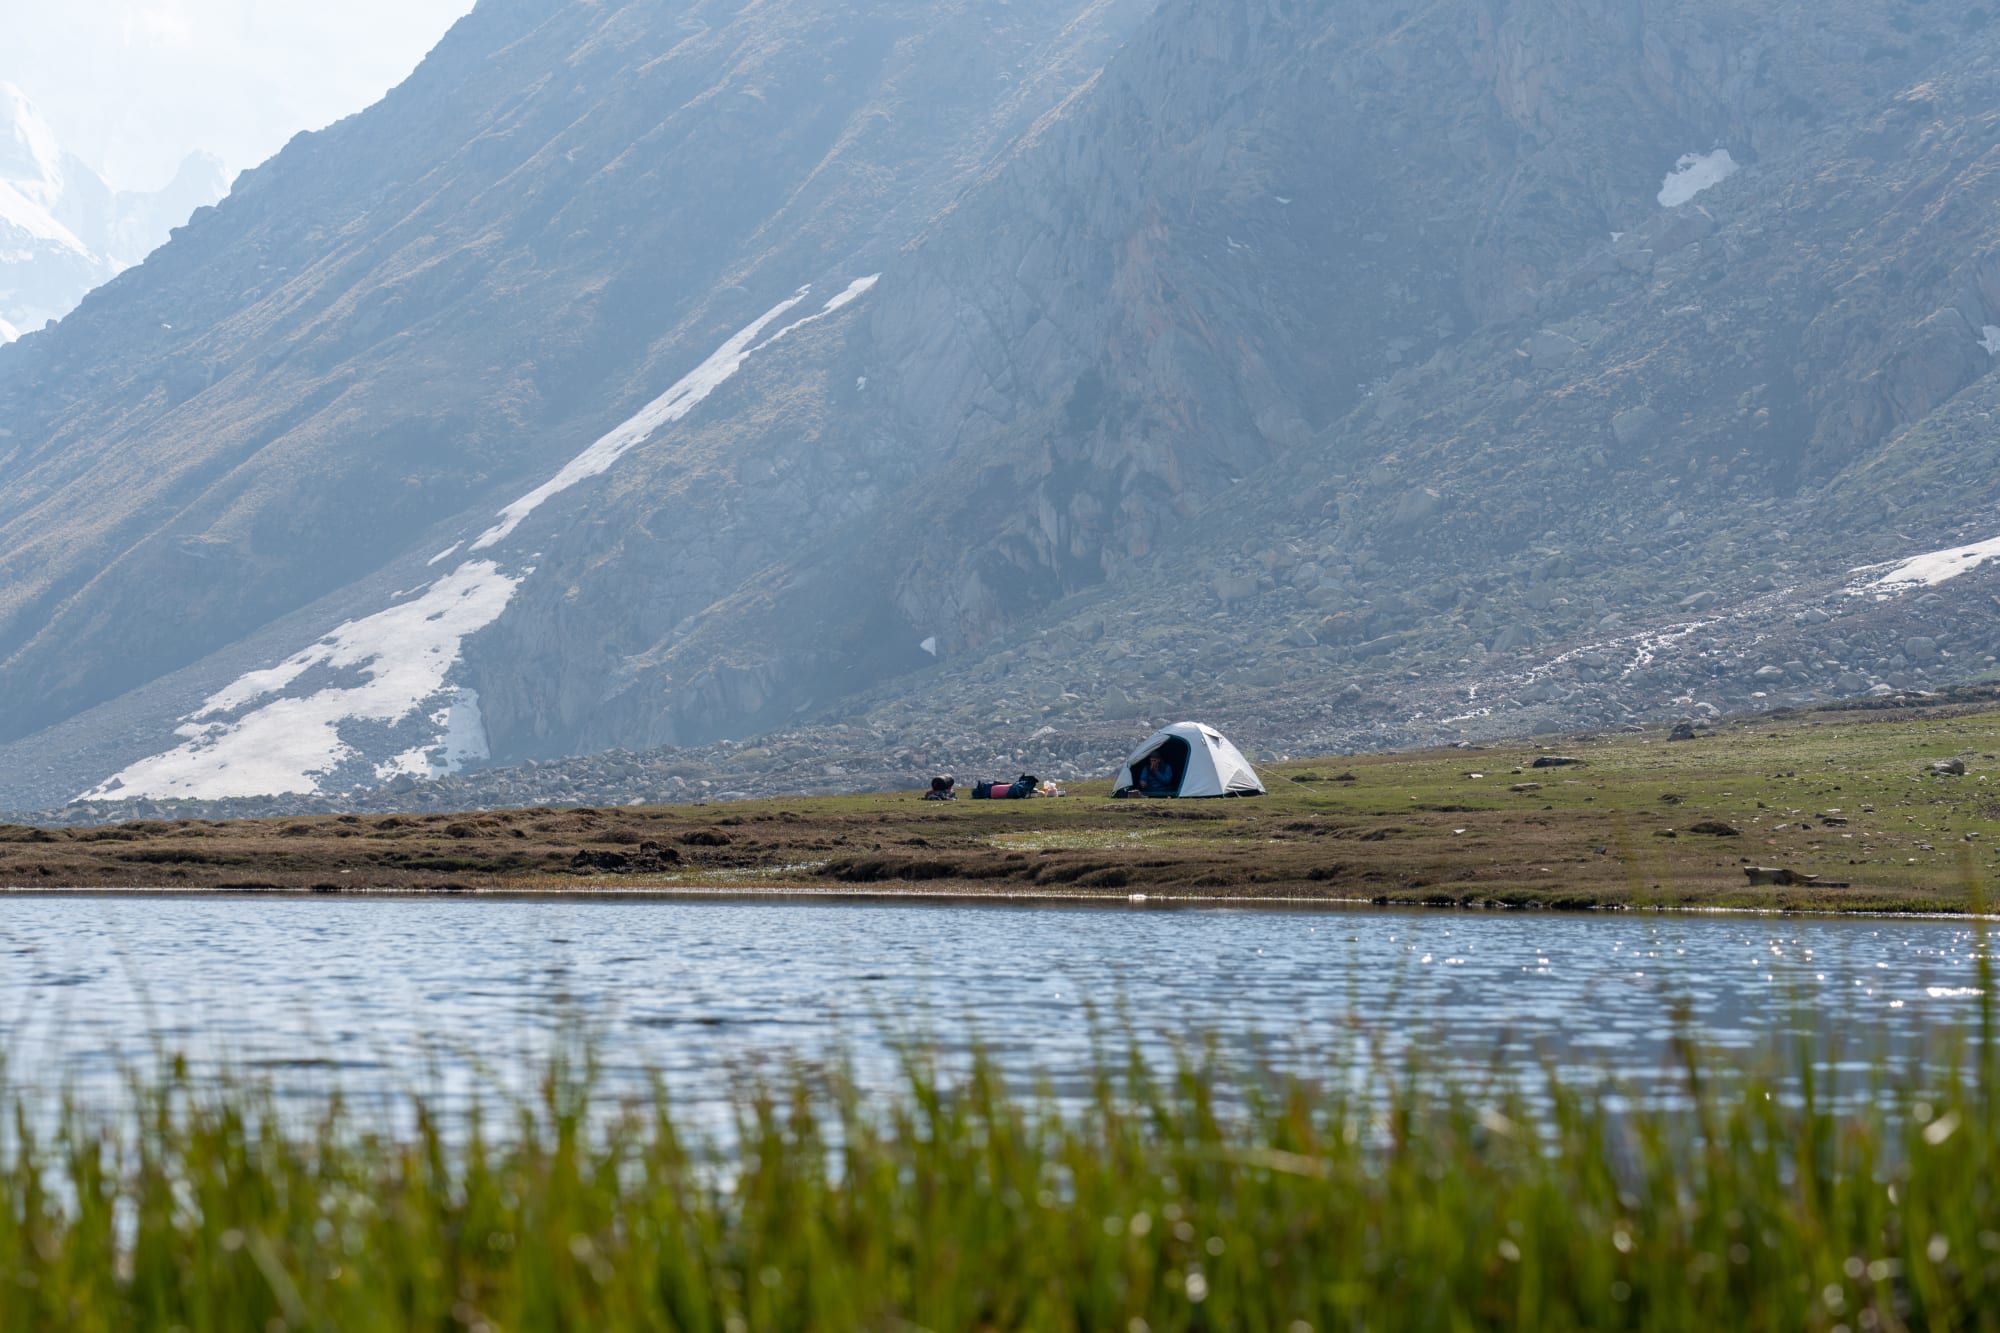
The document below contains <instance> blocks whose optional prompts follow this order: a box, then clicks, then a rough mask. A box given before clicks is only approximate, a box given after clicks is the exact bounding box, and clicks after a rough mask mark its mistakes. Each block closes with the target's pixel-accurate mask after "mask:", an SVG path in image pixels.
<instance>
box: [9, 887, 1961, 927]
mask: <svg viewBox="0 0 2000 1333" xmlns="http://www.w3.org/2000/svg"><path fill="white" fill-rule="evenodd" d="M35 898H46V899H67V900H75V899H88V898H103V899H110V900H118V901H125V900H134V899H168V900H175V899H187V900H196V899H205V898H231V899H244V900H257V899H286V900H299V901H326V902H339V901H347V902H355V901H371V902H416V901H450V900H484V901H488V902H493V901H499V902H551V903H553V902H598V903H634V904H642V903H660V904H666V903H676V902H685V903H703V902H705V903H742V904H751V903H758V904H770V903H780V904H793V905H817V904H835V905H838V904H848V905H853V906H881V905H884V904H891V903H917V904H923V905H931V906H938V907H970V906H994V907H1011V906H1021V907H1074V908H1088V909H1092V910H1101V911H1109V910H1113V909H1125V910H1128V911H1129V910H1135V909H1137V910H1155V909H1177V908H1188V909H1216V908H1243V909H1252V910H1262V911H1281V910H1283V911H1296V912H1311V911H1326V912H1400V913H1407V914H1411V915H1419V914H1421V915H1441V914H1444V913H1450V912H1456V913H1472V912H1496V913H1516V912H1520V913H1539V912H1550V913H1558V914H1561V915H1565V916H1589V915H1593V914H1601V915H1607V916H1609V915H1618V914H1627V915H1634V916H1649V915H1650V916H1713V917H1751V918H1756V917H1813V918H1817V919H1852V920H1874V921H1936V922H1964V923H1968V924H1988V923H1991V924H1994V925H2000V912H1971V911H1966V912H1948V911H1907V912H1902V911H1893V910H1884V909H1868V908H1840V907H1741V906H1702V905H1687V904H1674V903H1619V902H1602V903H1596V904H1591V905H1584V906H1549V905H1547V904H1543V903H1532V902H1531V903H1505V902H1499V901H1497V900H1496V901H1491V902H1484V903H1426V902H1393V901H1392V902H1378V901H1376V900H1375V899H1373V898H1348V897H1330V898H1320V897H1311V896H1306V895H1298V894H1290V895H1287V894H1258V895H1231V894H1182V893H1176V894H1160V893H1138V894H1128V895H1126V896H1124V897H1113V896H1110V895H1099V894H1082V893H1059V892H1052V891H1039V892H1038V891H1034V890H1020V889H914V888H913V889H851V888H808V887H800V888H788V889H771V888H760V887H756V886H750V885H743V886H735V885H718V886H715V887H710V888H702V887H694V886H672V885H643V884H631V885H591V886H587V887H586V886H583V885H579V886H577V887H575V888H561V887H546V888H537V887H526V886H512V885H482V886H479V887H476V888H410V887H381V888H365V889H345V888H343V889H339V890H334V891H328V890H324V889H310V888H284V887H274V888H257V889H252V888H241V887H236V888H230V887H205V886H204V887H192V886H191V887H185V888H175V887H165V888H163V887H159V886H153V885H123V886H119V885H91V886H83V887H74V888H59V887H53V886H37V885H0V902H4V901H8V900H22V899H35Z"/></svg>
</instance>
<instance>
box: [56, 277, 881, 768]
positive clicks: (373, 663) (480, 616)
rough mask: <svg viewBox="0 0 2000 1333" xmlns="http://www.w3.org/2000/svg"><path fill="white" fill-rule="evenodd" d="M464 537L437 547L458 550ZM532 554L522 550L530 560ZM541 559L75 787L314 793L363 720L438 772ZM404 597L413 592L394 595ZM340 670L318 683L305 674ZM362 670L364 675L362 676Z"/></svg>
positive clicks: (478, 567)
mask: <svg viewBox="0 0 2000 1333" xmlns="http://www.w3.org/2000/svg"><path fill="white" fill-rule="evenodd" d="M879 276H880V275H876V276H874V277H867V278H862V279H859V280H857V281H855V282H853V283H850V284H849V285H848V286H847V288H846V289H845V290H844V291H842V292H841V293H840V294H839V295H837V296H835V297H833V298H832V299H831V300H829V301H827V302H826V304H825V305H824V306H822V307H821V308H820V310H819V311H817V312H816V313H814V314H811V315H807V316H806V317H805V318H803V319H798V320H794V321H793V322H792V323H790V324H786V325H784V326H783V327H782V328H780V329H778V331H777V332H775V333H773V334H771V335H770V336H769V337H764V338H763V340H762V341H761V342H760V341H758V339H759V338H760V337H762V336H763V334H764V332H765V330H766V329H768V328H770V327H771V325H773V324H774V323H776V322H777V321H778V320H779V319H781V318H783V316H784V315H785V314H786V313H788V312H789V311H791V310H792V309H794V308H795V307H796V306H798V305H799V303H800V302H802V301H804V300H805V299H806V296H807V294H808V293H809V292H810V290H811V289H810V288H800V289H799V291H798V293H797V294H796V295H794V296H792V297H790V298H788V299H787V300H785V301H781V302H780V303H779V304H778V305H776V306H774V307H772V308H771V309H770V310H769V311H766V312H765V314H764V315H763V316H762V317H761V318H759V319H758V320H756V321H755V322H754V323H752V324H750V325H749V326H748V327H746V328H744V329H743V330H742V331H740V332H739V333H737V334H736V335H735V336H734V337H732V338H731V339H729V341H727V342H725V343H724V344H723V345H722V346H721V347H720V348H718V349H717V350H716V351H715V353H714V354H713V355H711V356H710V357H709V358H708V359H707V360H706V361H703V362H702V363H701V364H700V365H699V366H697V367H695V369H694V370H692V371H690V372H689V373H688V374H687V375H685V376H683V377H682V378H681V379H680V381H679V382H677V383H676V384H675V385H674V386H673V387H672V388H671V389H669V390H667V392H666V393H664V394H662V395H661V396H660V397H658V398H656V399H654V400H653V401H652V402H650V403H648V404H647V405H646V406H645V407H643V408H641V409H640V410H639V412H638V413H637V414H636V415H634V416H633V417H631V418H630V419H629V420H627V421H625V422H623V423H622V424H620V425H619V426H617V427H616V428H615V429H613V430H612V431H611V432H610V433H608V434H606V435H605V436H604V437H603V438H601V439H599V440H598V441H597V442H596V443H594V444H592V445H591V446H590V447H589V448H588V449H586V450H584V452H583V453H581V454H579V455H577V457H575V458H574V459H571V460H570V462H569V463H568V465H566V466H565V467H564V468H563V469H562V470H561V471H560V472H558V473H557V474H556V475H555V476H554V477H552V478H550V479H549V480H548V481H547V482H544V483H543V484H542V485H541V486H538V487H536V488H535V489H534V490H532V491H530V492H528V493H527V494H526V495H524V496H522V497H521V498H520V499H519V500H516V501H515V502H514V503H513V504H511V505H508V506H507V507H506V508H505V509H503V510H501V511H500V515H499V518H500V521H499V522H498V523H496V524H494V525H493V526H492V527H490V528H488V529H487V530H486V531H485V532H483V533H481V534H480V536H479V537H478V539H477V540H476V541H474V542H473V544H472V548H471V549H472V550H473V551H481V550H488V549H490V548H492V547H494V546H497V545H498V544H500V543H501V542H502V541H504V540H506V539H507V538H508V537H509V536H511V535H513V533H514V531H515V530H516V529H517V528H518V527H519V526H520V525H521V523H522V521H523V520H525V519H526V518H527V517H528V516H529V515H530V514H532V513H533V512H534V511H535V510H536V509H537V508H539V507H540V506H541V505H542V503H543V502H545V501H546V500H548V499H549V498H550V497H551V496H554V495H557V494H560V493H561V492H563V491H566V490H568V489H569V488H570V487H572V486H575V485H576V484H577V483H579V482H581V481H584V480H586V479H587V478H590V477H594V476H598V475H601V474H602V473H604V472H606V471H608V470H609V469H610V468H611V466H612V465H613V464H614V463H616V462H617V461H618V460H619V459H620V458H621V457H623V456H624V455H625V454H627V453H629V452H630V451H631V450H632V449H634V448H636V447H637V446H639V445H640V444H643V443H645V441H647V440H648V439H650V438H652V436H653V435H654V434H655V433H657V432H658V431H659V430H660V428H661V427H662V426H665V425H667V424H669V423H671V422H675V421H678V420H680V419H681V418H682V417H684V416H686V415H687V414H688V413H689V412H690V411H692V410H693V409H694V408H695V406H696V405H697V404H699V403H700V402H701V401H702V400H703V399H705V398H707V397H708V396H709V394H711V393H713V392H714V391H715V390H716V389H717V388H719V387H720V386H721V385H722V384H723V383H724V382H725V381H727V380H728V379H729V377H730V376H732V375H734V374H735V373H736V372H737V371H738V370H739V369H741V368H742V366H743V363H744V362H745V361H747V360H748V359H749V358H750V357H751V356H752V355H754V354H756V353H757V352H760V351H762V350H763V349H765V348H767V347H769V346H771V345H772V344H773V343H775V342H777V341H778V340H779V339H781V338H784V337H786V336H787V335H789V334H790V333H792V332H793V331H794V330H796V329H800V328H803V327H804V326H806V325H807V324H811V323H813V322H814V321H816V320H821V319H825V318H826V317H827V316H829V315H831V314H833V313H834V312H835V311H838V310H840V309H841V308H842V307H844V306H846V305H848V304H850V303H852V302H853V301H855V300H858V299H859V298H860V297H861V296H862V295H864V294H865V293H866V292H867V291H868V290H869V289H870V288H871V287H873V286H874V285H875V282H876V280H877V278H878V277H879ZM457 550H458V545H457V544H454V545H452V546H450V547H447V548H446V549H445V550H443V551H440V552H439V553H438V554H437V555H436V556H434V557H432V559H431V561H430V563H431V564H433V565H435V564H437V563H439V562H440V561H443V560H445V559H447V558H449V557H450V556H451V555H452V554H453V553H454V552H455V551H457ZM533 558H534V557H533V556H532V555H530V556H527V557H525V559H528V560H532V559H533ZM534 572H535V571H534V567H533V566H532V565H528V564H526V563H524V562H523V561H522V560H520V559H516V560H513V561H510V562H508V565H507V567H504V568H503V565H502V562H501V558H488V559H477V560H467V561H464V562H463V563H461V564H460V565H459V566H458V567H457V568H456V569H455V570H453V571H452V572H451V573H449V574H447V575H445V576H444V577H442V578H440V579H438V580H437V581H436V582H434V583H430V584H428V585H425V586H424V587H422V588H419V589H417V590H416V591H415V593H414V595H413V596H412V599H411V600H409V601H404V602H398V603H397V604H396V605H394V606H391V607H390V608H388V609H387V610H385V611H380V612H377V613H376V614H374V615H372V616H367V617H364V618H363V619H360V620H350V621H348V622H346V623H345V624H343V625H341V626H339V627H338V628H336V629H335V630H333V632H332V633H330V634H328V635H327V636H326V637H324V638H322V639H321V640H320V641H319V642H317V643H315V644H313V645H312V646H311V647H309V648H305V649H302V650H301V651H299V652H297V653H294V654H293V655H292V656H290V657H288V658H286V659H285V660H284V661H282V662H280V663H278V664H277V665H276V666H272V667H268V668H265V669H263V670H261V671H251V672H247V673H246V674H244V675H243V676H241V677H239V678H238V679H237V680H235V681H233V682H232V683H230V684H229V685H227V686H225V687H224V688H222V689H221V690H218V691H217V692H216V693H214V694H213V695H211V696H209V698H208V699H207V700H206V701H204V703H203V704H202V706H201V708H199V709H197V710H196V711H195V712H194V713H193V714H191V715H189V716H188V717H187V718H185V719H183V721H182V725H181V726H180V727H178V728H176V734H178V735H180V736H181V737H183V743H182V744H181V745H178V746H176V747H175V748H173V749H171V750H169V751H167V752H166V753H164V754H159V755H154V756H153V757H151V758H149V759H142V760H140V761H139V762H138V763H135V764H132V765H130V766H129V767H127V768H125V769H124V770H122V771H120V772H119V773H117V774H115V775H114V776H112V777H111V778H108V779H106V780H105V782H103V783H102V784H101V785H99V786H97V787H95V788H93V789H92V790H90V791H88V792H85V793H84V794H83V795H81V796H79V797H77V798H76V799H78V800H139V799H150V800H174V799H181V800H221V799H226V798H229V797H237V796H266V795H277V794H281V793H300V794H313V793H317V792H319V791H321V790H322V787H321V784H322V783H323V782H324V781H325V780H326V779H327V778H328V777H329V776H330V775H332V774H333V773H334V772H335V771H336V770H338V769H341V768H342V767H343V766H346V765H349V764H351V763H353V762H355V761H357V760H360V759H362V758H363V757H364V756H363V754H362V752H361V751H360V749H358V748H357V746H356V745H355V744H354V741H353V739H352V738H351V737H350V736H349V735H346V734H343V728H352V726H354V725H355V724H372V725H374V726H376V727H395V728H398V729H399V730H400V729H405V728H409V729H413V730H415V731H416V732H418V733H419V734H421V735H422V736H423V737H424V738H425V743H423V744H419V745H416V746H413V747H411V748H409V749H406V750H403V751H402V752H400V753H398V754H395V755H392V756H390V757H389V758H387V759H385V760H381V761H379V762H375V763H373V764H372V765H371V767H372V769H373V772H374V775H375V777H376V779H377V780H378V781H386V780H388V779H391V778H394V777H397V776H400V775H402V774H410V775H412V776H416V777H438V776H442V775H444V774H447V773H455V772H457V771H459V770H460V769H461V768H463V767H464V765H465V764H467V763H469V762H473V761H476V760H481V759H485V758H486V757H488V753H489V751H488V745H487V738H486V728H485V723H484V721H483V719H482V717H481V715H480V711H479V695H478V692H477V691H475V690H472V689H468V688H463V687H459V686H456V685H454V684H453V683H452V682H451V681H450V676H451V673H452V671H453V669H454V668H455V667H456V666H457V665H458V662H459V660H460V656H461V654H462V650H463V647H464V643H465V640H466V639H467V638H469V637H470V636H472V635H473V634H476V633H478V632H479V631H480V630H482V629H485V628H486V627H487V626H489V625H491V624H493V623H494V622H495V621H496V620H498V619H499V618H500V616H501V614H502V613H503V612H505V611H506V609H507V606H508V604H509V603H510V602H512V601H513V599H514V594H515V592H516V591H517V590H518V589H519V588H520V586H521V584H522V583H523V582H525V581H526V580H527V579H528V577H529V576H531V575H532V574H533V573H534ZM396 595H397V596H403V595H405V594H396ZM317 672H327V673H336V676H337V679H336V682H335V683H332V684H326V685H322V686H321V687H319V688H317V689H311V692H310V693H296V692H295V693H288V691H293V690H294V687H295V686H301V684H302V682H303V686H304V687H305V688H310V687H311V686H312V684H313V682H312V681H311V679H310V678H309V673H317ZM357 677H358V679H356V678H357Z"/></svg>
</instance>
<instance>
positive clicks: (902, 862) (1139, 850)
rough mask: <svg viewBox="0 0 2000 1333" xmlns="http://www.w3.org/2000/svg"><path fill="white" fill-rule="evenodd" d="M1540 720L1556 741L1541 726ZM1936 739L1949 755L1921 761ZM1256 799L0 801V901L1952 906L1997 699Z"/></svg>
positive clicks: (1430, 760)
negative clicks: (84, 821) (311, 804)
mask: <svg viewBox="0 0 2000 1333" xmlns="http://www.w3.org/2000/svg"><path fill="white" fill-rule="evenodd" d="M1558 746H1560V748H1558ZM1947 759H1952V760H1956V761H1957V762H1956V763H1952V764H1945V763H1942V762H1941V761H1943V760H1947ZM1262 774H1263V778H1264V781H1265V785H1266V787H1267V788H1268V792H1267V794H1266V795H1265V796H1264V797H1262V798H1260V799H1258V800H1255V801H1143V802H1133V801H1113V800H1109V799H1104V798H1106V797H1107V796H1108V795H1109V787H1108V785H1107V784H1104V783H1088V784H1075V785H1073V786H1072V788H1071V791H1072V793H1073V794H1072V795H1069V796H1067V797H1062V798H1057V799H1034V800H1024V801H999V802H987V801H957V802H950V803H936V802H925V801H921V800H919V799H917V798H916V797H915V796H914V795H913V794H911V793H907V792H881V793H870V794H855V795H848V796H821V797H788V798H773V799H767V800H760V801H743V802H733V803H730V804H727V805H668V806H608V807H603V808H597V807H589V806H577V807H549V806H531V807H525V808H520V809H515V810H498V811H479V812H463V813H456V814H441V813H440V814H404V815H395V814H380V815H355V814H345V815H315V816H296V817H275V818H268V819H244V820H205V819H197V818H192V817H190V818H172V819H143V820H134V821H131V822H128V823H123V824H111V825H100V826H95V827H62V828H40V827H35V826H29V825H0V898H7V897H22V896H30V895H33V896H59V897H81V896H89V895H92V894H96V895H99V896H103V897H134V896H144V895H160V896H208V895H213V894H235V895H239V896H246V897H254V896H260V895H261V896H268V895H272V894H279V895H284V896H296V897H345V898H356V899H358V898H372V899H389V898H404V897H410V898H413V897H440V898H450V897H470V898H517V899H550V900H555V899H571V900H583V899H601V900H606V901H640V900H660V901H667V900H674V899H682V900H687V901H714V900H717V899H737V900H743V901H764V902H776V901H798V902H822V903H825V902H843V901H845V902H855V903H870V902H906V903H922V902H937V903H967V904H970V903H994V904H1004V903H1017V904H1047V905H1067V906H1089V907H1100V908H1102V907H1130V906H1151V907H1158V908H1174V907H1183V908H1211V907H1230V906H1235V907H1241V908H1258V907H1262V908H1273V909H1310V908H1342V907H1346V908H1352V907H1362V906H1374V907H1432V908H1438V907H1448V908H1455V909H1459V910H1465V909H1470V908H1492V909H1511V910H1531V909H1541V910H1566V911H1591V910H1595V911H1614V910H1617V911H1633V910H1642V911H1643V910H1649V909H1650V910H1653V911H1662V912H1664V911H1679V912H1711V913H1737V914H1741V915H1745V916H1784V915H1853V914H1863V915H1868V916H1874V917H1881V918H1898V917H1900V918H1905V919H1933V918H1935V919H1960V920H1972V919H1976V918H1978V917H1979V914H1981V913H1988V914H1989V915H1991V914H1992V913H1991V912H1990V910H1989V905H1992V906H1994V907H2000V894H1995V893H1992V892H1990V890H1989V888H1988V886H1989V884H1995V883H2000V708H1988V709H1986V710H1984V711H1983V712H1972V713H1965V712H1957V713H1953V714H1952V715H1950V716H1946V717H1927V718H1911V717H1907V716H1903V715H1886V716H1883V715H1874V716H1870V715H1862V716H1856V715H1854V714H1846V713H1834V712H1827V713H1819V714H1812V715H1803V716H1798V717H1790V718H1783V719H1777V718H1762V719H1754V720H1745V721H1744V722H1743V723H1741V724H1732V725H1730V726H1726V727H1724V728H1721V729H1719V730H1717V731H1715V732H1714V733H1712V734H1709V735H1706V736H1702V737H1698V738H1697V739H1695V740H1693V741H1688V742H1684V743H1674V742H1670V741H1669V740H1668V739H1667V737H1666V736H1665V735H1664V734H1663V733H1660V732H1657V731H1654V732H1646V733H1620V734H1618V735H1615V736H1573V737H1568V738H1566V739H1564V740H1563V741H1561V742H1549V743H1546V744H1545V743H1539V742H1529V741H1522V742H1517V743H1514V744H1511V745H1507V746H1496V747H1493V748H1489V749H1484V750H1478V751H1472V750H1457V749H1452V750H1435V751H1425V752H1418V753H1408V754H1375V755H1351V756H1339V757H1331V758H1328V757H1322V758H1319V759H1310V760H1298V761H1289V762H1285V763H1275V764H1267V765H1265V766H1264V767H1263V769H1262Z"/></svg>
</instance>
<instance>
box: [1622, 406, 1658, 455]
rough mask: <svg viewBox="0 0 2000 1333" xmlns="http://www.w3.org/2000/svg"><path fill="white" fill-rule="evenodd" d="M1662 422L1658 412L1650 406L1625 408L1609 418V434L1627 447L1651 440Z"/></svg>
mask: <svg viewBox="0 0 2000 1333" xmlns="http://www.w3.org/2000/svg"><path fill="white" fill-rule="evenodd" d="M1663 424H1665V423H1664V420H1663V418H1662V417H1661V416H1660V414H1659V413H1658V412H1655V411H1654V410H1653V409H1652V408H1650V407H1633V408H1627V409H1626V410H1625V411H1623V412H1620V413H1618V414H1617V415H1616V416H1614V417H1612V418H1611V434H1612V436H1613V437H1614V438H1615V439H1617V441H1618V443H1619V444H1621V445H1624V446H1626V447H1628V448H1629V447H1631V446H1633V445H1638V444H1644V443H1646V442H1647V441H1648V440H1651V439H1652V438H1653V437H1654V436H1656V435H1658V434H1659V432H1660V427H1661V426H1662V425H1663Z"/></svg>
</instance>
